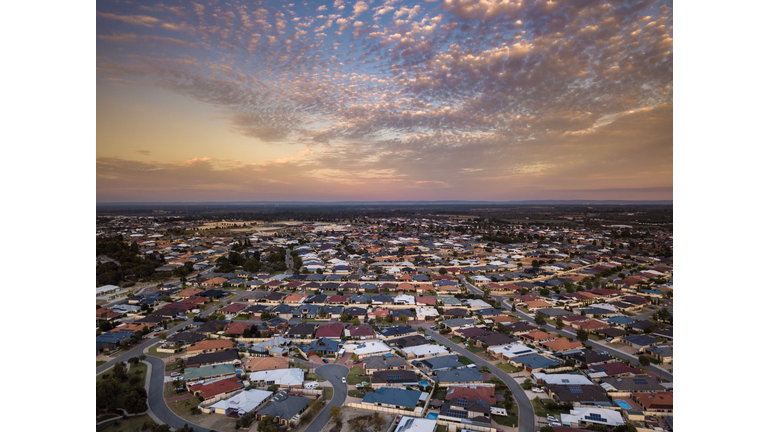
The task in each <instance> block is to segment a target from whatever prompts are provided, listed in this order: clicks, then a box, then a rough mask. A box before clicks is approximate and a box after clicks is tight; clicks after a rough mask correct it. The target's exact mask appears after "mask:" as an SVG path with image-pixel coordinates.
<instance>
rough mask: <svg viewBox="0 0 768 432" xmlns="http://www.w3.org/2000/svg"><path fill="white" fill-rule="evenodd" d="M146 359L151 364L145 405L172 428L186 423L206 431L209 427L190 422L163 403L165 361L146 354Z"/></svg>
mask: <svg viewBox="0 0 768 432" xmlns="http://www.w3.org/2000/svg"><path fill="white" fill-rule="evenodd" d="M147 361H148V362H149V363H150V364H152V377H151V378H150V380H149V394H148V395H147V405H149V409H150V410H151V411H152V413H153V414H154V415H155V416H156V417H157V418H158V419H160V421H162V422H163V423H165V424H167V425H168V426H170V427H172V428H173V429H179V428H181V427H184V425H185V424H188V425H189V426H190V427H192V428H193V429H194V430H195V431H197V432H208V431H210V430H212V429H211V428H204V427H202V426H197V425H195V424H193V423H190V422H189V421H187V420H184V419H183V418H181V417H179V416H177V415H176V414H175V413H174V412H173V411H171V409H170V408H168V405H166V403H165V398H164V397H163V381H164V376H165V361H163V359H160V358H157V357H152V356H147Z"/></svg>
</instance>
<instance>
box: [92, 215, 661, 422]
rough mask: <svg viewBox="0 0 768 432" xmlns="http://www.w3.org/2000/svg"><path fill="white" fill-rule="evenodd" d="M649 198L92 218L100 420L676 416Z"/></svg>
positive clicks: (657, 233) (655, 222)
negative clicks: (614, 206)
mask: <svg viewBox="0 0 768 432" xmlns="http://www.w3.org/2000/svg"><path fill="white" fill-rule="evenodd" d="M652 210H653V211H651V210H644V209H643V207H642V206H638V207H635V208H632V209H631V210H629V211H627V210H621V211H613V210H612V213H611V215H612V216H611V217H603V216H604V215H603V214H601V213H600V212H599V211H596V210H592V208H591V207H589V208H587V207H579V206H572V207H569V208H568V209H567V210H562V209H555V210H542V211H539V210H536V212H535V213H531V215H530V216H518V217H516V218H505V217H502V216H493V215H490V216H489V215H483V214H482V212H478V211H474V212H472V211H467V212H464V213H463V214H462V213H460V212H453V214H451V212H447V213H446V214H441V213H437V212H436V213H429V214H427V213H424V214H416V213H412V214H405V215H402V216H401V215H396V216H392V217H382V216H381V213H383V211H377V212H371V213H370V216H366V215H364V213H365V212H364V211H357V212H353V213H350V215H349V216H348V217H344V215H333V216H332V217H331V216H328V215H322V216H319V217H315V218H305V219H301V220H299V219H296V220H294V219H291V218H288V217H286V218H284V219H281V220H276V219H275V218H272V219H269V218H260V217H257V216H253V217H243V218H238V217H234V218H233V217H217V216H215V215H206V216H205V217H196V216H194V215H189V214H185V215H173V212H161V213H155V214H122V215H121V214H115V213H110V214H101V215H98V216H97V222H96V280H97V287H96V305H97V306H96V372H97V383H96V403H97V407H96V408H97V417H96V422H97V430H102V429H100V428H103V427H107V426H111V427H114V425H115V424H118V423H121V424H122V425H123V426H124V429H122V430H151V431H170V430H184V431H190V430H195V431H199V432H208V431H211V430H216V431H224V432H234V431H238V430H250V431H254V432H255V431H279V430H286V431H298V432H321V431H322V432H358V431H359V432H422V431H427V432H434V431H440V432H458V431H477V432H497V431H505V432H515V431H525V432H529V431H541V432H547V431H550V432H551V431H555V432H575V431H613V432H623V431H641V432H646V431H658V430H664V431H672V430H673V409H672V394H673V384H672V383H673V379H672V372H673V354H672V353H673V341H672V334H673V331H672V328H673V300H672V294H673V283H672V282H673V280H672V275H673V257H672V256H673V254H672V250H673V232H672V224H671V222H670V220H671V206H668V207H667V208H665V209H662V210H661V211H658V209H652ZM374 214H375V217H374ZM659 215H661V216H659ZM302 216H304V215H302ZM311 219H314V220H311ZM110 430H115V429H113V428H111V429H110Z"/></svg>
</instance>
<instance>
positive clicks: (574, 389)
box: [568, 386, 582, 393]
mask: <svg viewBox="0 0 768 432" xmlns="http://www.w3.org/2000/svg"><path fill="white" fill-rule="evenodd" d="M568 390H570V391H571V393H582V391H581V387H579V386H568Z"/></svg>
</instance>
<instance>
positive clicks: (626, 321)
mask: <svg viewBox="0 0 768 432" xmlns="http://www.w3.org/2000/svg"><path fill="white" fill-rule="evenodd" d="M604 321H605V322H609V323H612V324H619V325H624V324H629V323H631V322H633V321H635V320H633V319H632V318H630V317H625V316H615V317H610V318H608V319H605V320H604Z"/></svg>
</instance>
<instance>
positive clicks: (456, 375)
mask: <svg viewBox="0 0 768 432" xmlns="http://www.w3.org/2000/svg"><path fill="white" fill-rule="evenodd" d="M435 375H436V376H437V378H436V379H435V383H436V384H437V385H439V386H441V387H447V386H472V385H476V386H493V385H494V384H493V383H485V382H483V381H484V380H483V374H481V373H480V371H478V370H477V369H475V368H464V369H449V370H442V371H436V372H435Z"/></svg>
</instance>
